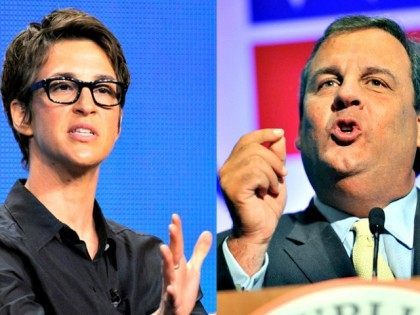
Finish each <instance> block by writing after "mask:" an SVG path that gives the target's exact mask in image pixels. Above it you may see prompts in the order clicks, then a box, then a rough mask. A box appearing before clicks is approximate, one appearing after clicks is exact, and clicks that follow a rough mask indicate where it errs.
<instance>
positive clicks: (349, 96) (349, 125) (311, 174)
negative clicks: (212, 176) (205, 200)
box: [218, 16, 420, 290]
mask: <svg viewBox="0 0 420 315" xmlns="http://www.w3.org/2000/svg"><path fill="white" fill-rule="evenodd" d="M419 80H420V61H419V55H418V47H417V46H416V44H415V43H413V42H410V41H409V40H408V39H407V37H406V35H405V34H404V32H403V30H402V29H401V28H400V27H399V26H398V25H397V24H396V23H395V22H393V21H391V20H389V19H385V18H370V17H366V16H350V17H344V18H341V19H338V20H336V21H335V22H333V23H332V24H331V25H330V26H329V27H328V28H327V30H326V31H325V33H324V35H323V37H322V38H321V39H320V40H319V41H318V42H317V44H316V45H315V47H314V50H313V52H312V55H311V57H310V59H309V61H308V62H307V64H306V66H305V68H304V70H303V73H302V81H301V92H300V126H299V136H298V139H297V140H296V146H297V148H299V150H300V151H301V154H302V160H303V164H304V168H305V171H306V174H307V176H308V178H309V181H310V183H311V185H312V186H313V188H314V190H315V193H316V196H315V197H314V198H313V200H312V201H311V203H310V204H309V206H308V208H307V209H306V210H305V211H303V212H299V213H295V214H284V215H282V212H283V209H284V206H285V203H286V178H285V177H286V174H287V170H286V166H285V159H286V151H285V135H284V132H283V130H281V129H265V130H258V131H254V132H251V133H249V134H247V135H245V136H243V137H242V138H241V139H240V140H239V141H238V143H237V144H236V146H235V147H234V149H233V151H232V153H231V155H230V156H229V158H228V159H227V161H226V162H225V164H224V165H223V167H222V168H221V170H220V183H221V186H222V189H223V192H224V194H225V197H226V200H227V204H228V207H229V210H230V213H231V216H232V220H233V229H232V231H227V232H224V233H221V235H219V241H218V257H219V259H218V289H233V288H237V289H245V290H246V289H255V288H260V287H262V286H277V285H283V284H297V283H312V282H317V281H322V280H328V279H333V278H342V277H351V276H356V275H361V274H362V273H361V272H360V273H359V272H356V270H355V267H356V263H355V265H353V262H352V259H353V258H354V257H355V256H357V255H355V254H354V252H353V247H355V246H354V243H355V239H356V230H357V228H356V226H357V224H356V223H357V222H365V221H366V220H362V219H363V218H366V217H368V214H369V212H370V210H371V209H372V208H374V207H381V208H383V209H384V211H385V217H386V220H385V233H384V234H383V235H382V236H381V243H380V248H379V251H380V256H381V257H382V258H381V259H383V260H384V261H385V264H386V265H387V266H388V270H389V268H390V269H391V271H390V272H389V274H390V277H392V278H394V277H395V278H410V277H412V276H413V275H419V274H420V209H419V208H420V204H419V202H418V199H419V198H418V191H417V189H416V187H415V172H414V170H413V165H414V161H415V155H416V150H417V147H419V146H420V131H419V126H420V119H419V116H418V113H419V112H420V82H419ZM365 260H368V261H369V262H371V261H372V260H371V259H368V258H365ZM370 268H371V269H370V270H372V265H371V267H370ZM371 275H372V273H371V272H370V275H368V276H367V278H370V276H371Z"/></svg>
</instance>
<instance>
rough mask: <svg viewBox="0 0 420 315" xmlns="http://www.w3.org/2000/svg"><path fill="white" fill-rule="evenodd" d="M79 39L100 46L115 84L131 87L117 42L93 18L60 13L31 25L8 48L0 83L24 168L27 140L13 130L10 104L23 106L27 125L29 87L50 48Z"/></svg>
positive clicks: (79, 13)
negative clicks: (69, 40) (112, 70)
mask: <svg viewBox="0 0 420 315" xmlns="http://www.w3.org/2000/svg"><path fill="white" fill-rule="evenodd" d="M78 38H82V39H89V40H92V41H93V42H95V43H96V44H97V45H99V47H101V48H102V49H103V50H104V52H105V54H106V55H107V57H108V58H109V60H110V62H111V64H112V67H113V69H114V71H115V73H116V76H117V80H118V81H121V82H123V83H125V84H126V86H128V85H129V83H130V73H129V70H128V67H127V62H126V60H125V57H124V53H123V51H122V48H121V45H120V43H119V41H118V39H117V38H116V37H115V36H114V35H113V34H112V33H111V32H110V31H109V30H108V29H107V27H106V26H105V25H104V24H103V23H102V22H101V21H99V20H98V19H96V18H95V17H93V16H91V15H89V14H87V13H85V12H83V11H80V10H77V9H62V10H55V11H53V12H51V13H50V14H48V15H46V16H45V17H44V18H43V19H42V21H41V23H35V22H34V23H30V24H29V26H28V27H27V28H26V29H25V30H24V31H22V32H21V33H20V34H18V35H17V36H16V37H15V39H14V40H13V41H12V42H11V44H10V45H9V47H8V48H7V51H6V56H5V61H4V65H3V73H2V81H1V94H2V99H3V106H4V110H5V113H6V115H7V119H8V122H9V125H10V127H11V128H12V130H13V134H14V136H15V138H16V141H17V142H18V144H19V147H20V150H21V151H22V154H23V157H22V164H23V165H24V166H25V167H27V165H28V163H29V137H27V136H25V135H22V134H19V133H18V132H17V131H16V130H15V129H14V128H13V121H12V116H11V112H10V105H11V102H12V101H13V100H14V99H17V100H18V101H19V102H20V103H21V104H22V107H23V110H24V111H25V116H24V117H25V122H26V123H30V122H31V119H32V114H31V113H32V107H31V100H32V92H31V91H30V86H31V85H32V84H33V83H34V81H35V79H36V77H37V75H38V73H39V71H40V69H41V67H42V65H43V64H44V63H45V62H46V60H47V58H48V55H47V54H48V51H49V49H50V47H51V46H52V45H54V44H55V43H56V42H58V41H60V40H63V39H78ZM123 106H124V104H121V107H123Z"/></svg>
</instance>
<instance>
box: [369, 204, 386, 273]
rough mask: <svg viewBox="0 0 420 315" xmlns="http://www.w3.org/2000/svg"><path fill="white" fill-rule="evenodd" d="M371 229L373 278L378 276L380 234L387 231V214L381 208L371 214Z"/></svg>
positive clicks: (373, 210)
mask: <svg viewBox="0 0 420 315" xmlns="http://www.w3.org/2000/svg"><path fill="white" fill-rule="evenodd" d="M369 229H370V232H371V233H372V234H373V242H374V245H373V269H372V278H376V277H377V276H378V250H379V234H381V233H383V232H384V230H385V213H384V210H383V209H381V208H373V209H371V210H370V212H369Z"/></svg>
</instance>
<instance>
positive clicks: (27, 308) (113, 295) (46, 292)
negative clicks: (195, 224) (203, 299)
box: [0, 181, 205, 315]
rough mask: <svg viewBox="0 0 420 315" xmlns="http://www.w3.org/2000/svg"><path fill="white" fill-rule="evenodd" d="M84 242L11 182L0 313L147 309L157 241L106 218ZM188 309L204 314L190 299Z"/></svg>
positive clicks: (157, 275) (157, 286)
mask: <svg viewBox="0 0 420 315" xmlns="http://www.w3.org/2000/svg"><path fill="white" fill-rule="evenodd" d="M93 213H94V220H95V226H96V231H97V233H98V237H99V248H98V252H97V254H96V256H95V258H94V259H93V260H92V259H91V258H90V256H89V254H88V252H87V248H86V245H85V243H84V242H83V241H81V240H80V239H79V237H78V235H77V234H76V232H75V231H73V230H72V229H71V228H69V227H68V226H67V225H65V224H63V223H62V222H60V221H59V220H57V218H55V217H54V216H53V215H52V214H51V213H50V212H49V211H48V210H47V209H46V208H45V207H44V205H42V204H41V203H40V201H39V200H37V199H36V198H35V196H33V195H32V194H31V193H30V192H29V191H28V190H27V189H26V188H25V187H24V186H23V182H21V181H18V182H16V184H15V185H14V186H13V188H12V190H11V191H10V193H9V195H8V197H7V199H6V202H5V204H4V205H0V314H19V315H20V314H72V315H74V314H83V315H91V314H101V315H102V314H148V313H151V312H153V311H155V310H156V309H157V308H158V307H159V303H160V297H161V290H162V276H161V256H160V252H159V245H160V243H161V242H160V240H159V239H158V238H156V237H154V236H149V235H142V234H138V233H134V232H133V231H131V230H129V229H128V228H126V227H123V226H121V225H119V224H117V223H115V222H112V221H109V220H106V219H105V218H104V217H103V215H102V212H101V209H100V207H99V205H98V204H97V203H96V202H95V206H94V211H93ZM194 313H205V311H204V309H203V307H202V305H201V303H200V302H199V301H198V302H197V304H196V307H195V310H194Z"/></svg>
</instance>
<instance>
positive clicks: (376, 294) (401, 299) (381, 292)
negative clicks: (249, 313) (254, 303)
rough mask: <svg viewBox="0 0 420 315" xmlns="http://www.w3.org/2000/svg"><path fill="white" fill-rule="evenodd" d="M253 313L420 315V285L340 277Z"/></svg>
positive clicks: (282, 297) (301, 290)
mask: <svg viewBox="0 0 420 315" xmlns="http://www.w3.org/2000/svg"><path fill="white" fill-rule="evenodd" d="M253 314H255V315H257V314H269V315H420V290H419V284H414V285H413V284H410V283H409V282H408V281H407V282H404V281H395V282H367V281H366V282H365V281H362V280H360V279H339V280H332V281H326V282H323V283H319V284H315V285H311V286H306V287H303V288H301V289H296V290H294V291H292V292H290V294H285V295H283V296H280V297H278V298H276V299H274V300H272V301H270V302H269V303H267V304H265V305H264V306H263V307H261V308H259V309H258V310H257V311H256V312H254V313H253Z"/></svg>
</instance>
